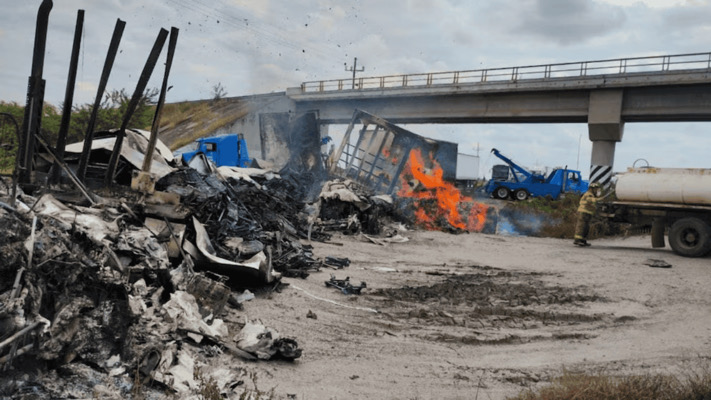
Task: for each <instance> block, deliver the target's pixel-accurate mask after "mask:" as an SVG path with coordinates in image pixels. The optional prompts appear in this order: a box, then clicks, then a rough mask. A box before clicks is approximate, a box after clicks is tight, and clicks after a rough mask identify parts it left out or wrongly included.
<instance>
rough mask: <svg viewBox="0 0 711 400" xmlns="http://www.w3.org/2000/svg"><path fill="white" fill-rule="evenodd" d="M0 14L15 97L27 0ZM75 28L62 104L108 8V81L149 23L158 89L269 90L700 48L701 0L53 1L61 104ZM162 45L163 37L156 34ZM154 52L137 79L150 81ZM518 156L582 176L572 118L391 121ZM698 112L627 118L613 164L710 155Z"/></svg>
mask: <svg viewBox="0 0 711 400" xmlns="http://www.w3.org/2000/svg"><path fill="white" fill-rule="evenodd" d="M5 3H7V4H4V6H5V8H4V12H3V13H1V14H0V54H2V56H1V57H0V82H2V84H1V85H0V100H3V101H16V102H18V103H21V104H22V103H24V98H25V94H26V85H27V78H28V76H29V74H30V68H31V64H32V47H33V42H34V34H35V21H36V16H37V9H38V7H39V5H40V4H41V1H40V0H25V1H6V2H5ZM79 9H84V10H85V11H86V14H85V27H84V35H83V37H84V39H83V40H84V41H83V47H82V51H81V56H80V63H79V71H78V77H77V89H76V94H75V103H89V102H92V101H93V98H94V97H95V96H96V87H97V85H98V81H99V76H100V74H101V69H102V67H103V63H104V59H105V57H106V51H107V49H108V45H109V42H110V39H111V35H112V32H113V28H114V25H115V23H116V19H117V18H120V19H122V20H124V21H126V29H125V31H124V34H123V39H122V41H121V46H120V54H119V55H118V56H117V59H116V62H115V64H114V69H113V71H112V73H111V77H110V79H109V84H108V87H109V89H121V88H126V89H127V91H128V92H129V93H131V92H133V89H134V88H135V85H136V81H137V79H138V76H139V75H140V72H141V70H142V68H143V65H144V63H145V60H146V58H147V56H148V53H149V51H150V48H151V47H152V45H153V42H154V41H155V38H156V36H157V34H158V31H159V29H160V28H161V27H164V28H166V29H170V27H171V26H175V27H177V28H179V29H180V34H179V39H178V46H177V50H176V55H175V60H174V64H173V69H172V71H171V77H170V84H171V85H172V86H173V88H172V90H171V91H170V92H169V93H168V96H167V101H168V102H177V101H182V100H197V99H206V98H210V97H211V96H212V93H213V87H214V86H215V85H217V84H218V83H219V84H221V85H222V86H223V87H224V88H225V90H226V91H227V93H228V96H242V95H250V94H257V93H267V92H281V91H284V90H285V89H286V88H288V87H296V86H299V85H300V84H301V82H303V81H311V80H320V79H335V78H345V77H348V76H350V73H349V72H346V71H345V70H344V63H348V64H349V65H350V64H352V62H353V58H354V57H358V65H359V67H360V66H363V67H364V68H365V71H364V72H362V73H359V76H377V75H389V74H402V73H417V72H435V71H456V70H468V69H477V68H495V67H511V66H517V65H532V64H545V63H561V62H572V61H585V60H596V59H610V58H624V57H634V56H652V55H667V54H682V53H698V52H708V51H711V47H710V46H709V45H708V43H709V42H708V40H709V39H708V38H709V37H710V36H711V4H710V2H709V0H639V1H635V0H482V1H476V2H475V1H471V0H409V1H398V0H390V1H378V0H363V1H351V2H346V1H342V0H341V1H336V0H289V1H284V0H278V1H277V0H260V1H253V0H151V1H145V0H144V1H138V0H55V1H54V7H53V9H52V11H51V13H50V18H49V34H48V40H47V52H46V60H45V68H44V78H45V80H46V81H47V84H46V95H45V100H46V101H47V102H50V103H52V104H55V105H59V104H61V102H62V100H63V98H64V91H65V85H66V79H67V71H68V66H69V57H70V53H71V46H72V38H73V35H74V27H75V23H76V14H77V10H79ZM166 47H167V46H166ZM164 59H165V55H164V54H163V55H162V56H161V64H160V65H159V66H158V67H157V68H156V70H155V72H154V73H153V78H152V79H151V81H150V83H149V87H159V86H160V80H161V79H162V75H163V68H162V60H164ZM404 127H405V128H406V129H409V130H412V131H414V132H417V133H421V134H424V135H426V136H431V137H435V138H438V139H445V140H449V141H453V142H458V143H459V144H460V146H459V147H460V151H461V152H464V153H470V154H473V153H476V150H475V149H476V148H477V146H478V148H479V149H480V151H481V161H482V164H481V172H480V173H481V174H482V175H486V176H487V177H488V174H489V172H488V170H489V168H490V167H491V165H492V164H495V163H497V162H498V160H497V159H495V158H494V157H491V156H489V151H490V150H491V148H492V147H496V148H498V149H499V150H501V151H502V152H503V153H504V154H506V155H508V156H509V157H511V158H512V159H514V160H516V161H518V162H520V163H521V164H523V165H527V166H530V167H533V166H562V165H567V166H568V167H570V168H574V167H576V166H578V167H579V168H580V169H581V170H583V172H584V174H586V175H587V172H588V168H589V163H590V149H591V143H590V142H589V141H588V139H587V127H586V125H585V124H555V125H553V124H517V125H513V124H511V125H499V124H486V125H484V124H478V125H465V126H462V125H409V126H407V125H406V126H404ZM710 127H711V123H665V124H661V123H658V124H631V123H630V124H627V125H626V126H625V133H624V138H623V141H622V142H621V143H619V144H618V145H617V152H616V157H615V170H616V171H622V170H624V169H625V168H626V167H628V166H631V165H632V163H633V162H634V161H635V160H637V159H640V158H643V159H646V160H647V161H648V162H649V164H651V165H654V166H660V167H702V168H711V157H709V155H708V154H709V150H711V130H710V129H709V128H710Z"/></svg>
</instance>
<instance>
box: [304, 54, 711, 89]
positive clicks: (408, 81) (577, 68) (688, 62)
mask: <svg viewBox="0 0 711 400" xmlns="http://www.w3.org/2000/svg"><path fill="white" fill-rule="evenodd" d="M687 69H688V70H690V69H711V52H708V53H689V54H675V55H664V56H649V57H630V58H618V59H609V60H594V61H578V62H569V63H558V64H541V65H527V66H519V67H504V68H487V69H473V70H467V71H448V72H429V73H418V74H403V75H385V76H375V77H362V78H355V79H353V78H343V79H331V80H323V81H310V82H304V83H302V84H301V91H302V92H303V93H320V92H332V91H343V90H367V89H388V88H407V87H428V86H435V85H461V84H476V83H488V82H518V81H521V80H535V79H555V78H576V77H586V76H596V75H624V74H633V73H642V72H669V71H680V70H687Z"/></svg>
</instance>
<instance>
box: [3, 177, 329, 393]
mask: <svg viewBox="0 0 711 400" xmlns="http://www.w3.org/2000/svg"><path fill="white" fill-rule="evenodd" d="M272 180H273V181H274V182H272V183H267V182H266V181H263V182H262V183H264V184H266V185H268V186H273V187H277V186H280V185H285V183H284V181H281V183H277V182H276V181H277V180H278V178H272ZM228 181H229V182H232V183H229V182H228ZM228 181H221V180H218V179H217V178H216V176H214V175H207V176H204V175H200V174H198V173H196V172H195V171H193V170H190V169H183V170H180V171H178V172H175V173H173V174H171V175H168V176H167V177H165V179H164V180H162V181H160V182H159V187H164V188H165V190H166V191H169V192H170V191H174V192H181V193H182V194H184V195H185V201H184V203H182V204H183V206H185V207H187V208H188V210H189V215H190V217H189V219H188V220H187V221H190V222H189V223H185V224H180V223H176V222H175V221H171V223H170V227H168V225H167V224H164V226H163V229H161V228H156V227H155V226H160V224H157V225H151V227H150V228H149V227H148V226H149V223H148V221H149V220H150V219H151V218H146V216H145V215H143V210H142V208H141V207H140V204H137V205H134V206H132V207H131V206H128V205H127V204H126V203H123V202H120V201H114V200H106V199H105V201H104V202H102V206H100V207H92V208H88V207H82V206H79V205H76V204H71V203H63V202H61V201H59V200H57V199H56V198H55V197H53V196H52V195H50V194H44V195H40V196H36V197H32V196H28V195H21V196H20V197H19V201H18V202H17V207H16V208H15V207H11V206H9V205H8V204H6V203H4V202H3V203H2V205H3V207H2V208H1V209H0V226H2V227H3V229H2V230H1V231H0V368H3V369H5V370H6V372H5V373H4V374H3V376H4V377H6V378H10V379H0V393H2V394H3V395H8V394H17V393H19V392H18V391H20V390H30V391H33V393H40V394H44V395H46V397H56V396H60V397H65V396H71V395H72V393H74V392H72V390H79V391H81V390H80V389H79V388H77V387H76V386H72V385H71V384H70V383H69V381H66V385H62V384H59V383H53V384H49V382H50V381H51V379H50V375H52V374H55V373H63V374H66V375H67V376H77V377H78V376H81V377H83V378H88V376H87V375H86V374H87V373H88V372H87V371H86V369H87V368H88V369H89V370H92V372H91V374H92V376H93V375H96V374H97V373H98V372H97V371H101V372H103V373H104V374H103V375H102V376H103V378H102V379H104V380H106V381H107V382H113V384H114V385H119V387H120V388H122V389H121V390H124V391H128V390H130V389H131V388H133V387H134V386H135V382H134V381H135V380H136V379H143V378H146V377H150V378H151V379H152V380H154V381H155V382H158V383H159V384H161V385H163V387H164V389H168V390H169V391H175V392H186V391H190V390H194V389H196V382H195V379H194V378H193V372H194V368H195V367H197V366H198V365H199V363H200V361H198V360H200V359H204V358H205V355H204V354H207V353H210V352H215V351H217V352H223V353H229V354H232V355H238V356H240V357H242V358H265V359H268V358H273V357H280V358H286V359H294V358H298V357H299V356H300V354H301V350H300V349H299V348H298V344H297V343H296V341H295V340H293V339H289V338H283V337H280V336H279V334H278V333H277V332H275V331H273V330H271V329H269V328H265V327H264V326H263V325H261V324H260V323H258V322H246V323H245V325H244V327H243V328H242V330H241V331H237V332H229V331H228V329H227V327H226V325H225V324H224V323H223V321H222V320H220V319H219V316H220V314H221V312H222V311H223V310H224V308H225V307H226V306H227V304H237V301H238V299H237V296H235V295H234V294H233V293H232V289H235V288H241V287H244V286H247V285H249V286H254V285H259V286H261V287H265V286H266V287H268V288H275V287H277V286H278V285H279V277H280V273H279V272H275V271H272V266H273V267H274V268H275V269H276V270H277V271H282V272H284V273H287V274H301V275H305V273H306V272H305V271H308V270H310V269H317V268H319V266H320V265H321V261H317V260H316V259H314V258H313V257H312V255H311V252H310V251H309V248H308V246H306V245H302V244H301V243H300V241H299V240H298V237H299V236H304V235H306V233H305V231H304V229H303V228H302V226H305V225H302V224H301V223H299V217H298V215H297V214H298V213H297V212H296V211H297V210H296V209H295V207H297V206H296V204H298V202H296V201H293V202H292V200H294V199H291V198H289V197H288V191H287V188H282V189H280V190H276V189H275V191H277V192H278V193H280V194H281V195H282V196H283V197H279V196H270V195H269V194H268V193H269V191H268V190H266V189H265V186H262V184H261V183H259V182H258V181H256V180H253V181H251V182H245V181H236V180H234V179H232V178H230V179H228ZM208 189H209V190H208ZM112 203H116V204H112ZM257 205H259V206H257ZM30 207H31V210H30ZM18 210H20V211H18ZM153 219H154V220H155V218H153ZM159 222H160V221H159ZM164 222H165V221H164ZM205 233H206V235H205ZM170 241H176V242H179V243H180V244H181V245H182V246H181V248H186V249H188V250H189V251H187V252H185V251H183V254H184V256H181V255H180V253H181V252H178V253H176V254H172V255H171V254H169V253H171V250H170V246H169V244H170ZM201 241H202V244H201ZM188 243H190V244H191V245H187V244H188ZM213 243H214V245H213ZM203 244H204V245H205V246H203ZM191 254H194V255H195V256H193V255H191ZM173 256H175V257H173ZM200 271H204V272H200ZM215 271H217V272H219V273H221V274H217V273H215ZM250 271H254V273H250ZM294 271H298V272H294ZM228 279H229V280H228ZM226 283H227V284H229V285H230V286H227V285H226ZM267 338H268V339H267ZM208 348H209V349H212V350H209V351H208V350H207V349H208ZM188 360H189V362H188ZM186 363H188V364H191V365H192V368H189V367H188V366H186V365H187V364H186ZM193 364H194V365H193ZM27 371H45V372H46V371H53V372H51V374H49V375H47V374H46V373H45V374H39V375H32V376H30V377H29V378H28V375H23V374H24V373H26V372H27ZM57 371H60V372H57ZM233 372H234V371H233ZM227 375H229V374H227ZM238 375H239V374H237V376H238ZM77 379H78V378H77ZM92 379H94V378H92ZM79 380H81V379H79ZM231 383H234V382H231ZM229 384H230V382H224V385H225V386H223V387H220V390H222V391H227V392H229V389H230V388H229ZM122 385H123V386H122ZM233 389H234V387H233ZM124 394H126V393H124Z"/></svg>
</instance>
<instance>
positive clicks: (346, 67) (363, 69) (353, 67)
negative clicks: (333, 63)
mask: <svg viewBox="0 0 711 400" xmlns="http://www.w3.org/2000/svg"><path fill="white" fill-rule="evenodd" d="M357 65H358V57H353V66H352V67H350V68H349V67H348V64H346V63H343V67H344V68H345V69H346V71H349V72H353V81H352V83H351V89H355V74H356V72H363V71H365V66H363V67H360V69H358V68H356V67H357Z"/></svg>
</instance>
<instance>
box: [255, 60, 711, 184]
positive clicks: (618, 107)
mask: <svg viewBox="0 0 711 400" xmlns="http://www.w3.org/2000/svg"><path fill="white" fill-rule="evenodd" d="M271 96H274V95H271ZM356 108H357V109H361V110H364V111H367V112H369V113H371V114H375V115H377V116H379V117H382V118H385V119H386V120H388V121H390V122H393V123H396V124H400V123H564V122H572V123H587V124H588V133H589V138H590V140H591V141H592V142H593V149H592V156H591V170H590V176H591V180H592V181H596V182H601V183H607V182H608V181H609V179H610V177H611V174H612V167H613V161H614V155H615V145H616V143H617V142H619V141H621V140H622V136H623V128H624V124H625V123H626V122H669V121H711V52H710V53H693V54H678V55H666V56H652V57H634V58H621V59H610V60H595V61H582V62H571V63H560V64H545V65H530V66H519V67H508V68H494V69H477V70H469V71H452V72H435V73H424V74H408V75H388V76H377V77H362V78H357V79H336V80H325V81H313V82H304V83H302V84H301V86H300V87H296V88H289V89H287V91H286V92H285V93H284V95H283V96H280V98H279V99H278V100H276V101H274V102H273V103H272V104H271V106H269V107H265V108H264V109H263V110H262V111H263V112H265V113H278V112H288V113H289V114H290V115H292V116H293V115H297V116H298V115H302V114H304V113H309V112H314V113H315V114H316V118H317V123H318V124H320V125H321V126H327V125H328V124H337V123H348V122H350V120H351V117H352V116H353V111H354V109H356ZM245 128H246V127H245ZM261 129H263V127H260V130H261Z"/></svg>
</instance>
